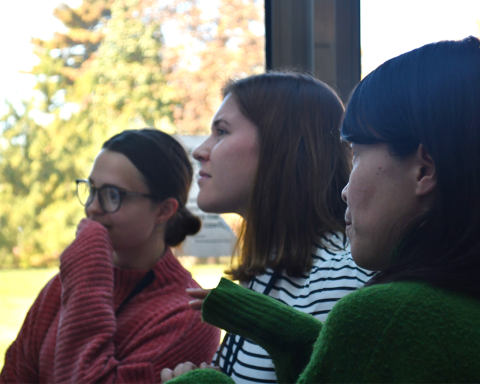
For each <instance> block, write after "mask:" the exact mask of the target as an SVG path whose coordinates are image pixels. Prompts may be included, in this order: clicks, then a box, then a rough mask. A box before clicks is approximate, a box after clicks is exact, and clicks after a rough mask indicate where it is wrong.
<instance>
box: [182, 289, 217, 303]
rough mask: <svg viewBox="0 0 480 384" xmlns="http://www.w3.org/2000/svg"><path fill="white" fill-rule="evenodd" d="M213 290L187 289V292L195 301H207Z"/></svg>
mask: <svg viewBox="0 0 480 384" xmlns="http://www.w3.org/2000/svg"><path fill="white" fill-rule="evenodd" d="M210 291H211V289H203V288H187V289H186V290H185V292H186V293H187V295H189V296H190V297H191V298H193V299H201V300H203V299H205V298H206V297H207V295H208V294H209V293H210Z"/></svg>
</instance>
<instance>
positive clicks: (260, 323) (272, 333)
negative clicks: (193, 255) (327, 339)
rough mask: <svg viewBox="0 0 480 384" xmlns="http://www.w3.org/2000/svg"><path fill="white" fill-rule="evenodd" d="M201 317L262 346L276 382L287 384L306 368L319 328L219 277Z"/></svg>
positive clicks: (306, 317) (300, 315) (312, 320)
mask: <svg viewBox="0 0 480 384" xmlns="http://www.w3.org/2000/svg"><path fill="white" fill-rule="evenodd" d="M202 315H203V319H204V320H205V321H206V322H208V323H210V324H212V325H215V326H217V327H219V328H223V329H225V330H226V331H228V332H231V333H234V334H237V335H241V336H244V337H246V338H249V339H251V340H253V341H254V342H256V343H257V344H259V345H260V346H261V347H263V348H264V349H265V350H266V351H267V352H268V353H269V354H270V356H271V357H272V359H273V361H274V363H275V367H276V371H277V378H278V379H279V381H287V382H291V381H292V380H293V381H296V378H298V375H299V374H300V373H301V371H302V370H303V368H304V367H305V366H306V365H307V363H308V361H309V359H310V355H311V353H312V350H313V344H314V343H315V341H316V339H317V337H318V335H319V333H320V331H321V329H322V323H321V322H320V321H318V320H317V319H315V318H314V317H313V316H311V315H307V314H305V313H303V312H300V311H297V310H296V309H293V308H291V307H289V306H287V305H285V304H283V303H281V302H279V301H277V300H275V299H272V298H271V297H268V296H265V295H262V294H259V293H257V292H253V291H251V290H249V289H246V288H243V287H240V286H238V285H237V284H235V283H233V282H231V281H229V280H227V279H223V278H222V279H221V281H220V283H219V285H218V287H217V288H215V289H213V290H212V291H211V292H210V293H209V295H208V296H207V298H206V299H205V301H204V303H203V307H202ZM285 369H286V370H287V371H285Z"/></svg>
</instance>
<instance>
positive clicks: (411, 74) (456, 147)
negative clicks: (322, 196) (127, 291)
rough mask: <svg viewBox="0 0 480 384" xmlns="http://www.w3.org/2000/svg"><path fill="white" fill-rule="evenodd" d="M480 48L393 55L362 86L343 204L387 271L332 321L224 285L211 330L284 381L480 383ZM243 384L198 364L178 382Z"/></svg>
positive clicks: (350, 122)
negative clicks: (236, 337) (257, 348)
mask: <svg viewBox="0 0 480 384" xmlns="http://www.w3.org/2000/svg"><path fill="white" fill-rule="evenodd" d="M479 106H480V40H479V39H478V38H476V37H468V38H466V39H463V40H461V41H440V42H438V43H432V44H428V45H425V46H423V47H421V48H418V49H415V50H413V51H411V52H407V53H404V54H403V55H400V56H398V57H396V58H393V59H391V60H389V61H387V62H385V63H384V64H382V65H381V66H380V67H378V68H377V69H376V70H375V71H373V72H372V73H370V74H369V75H368V76H366V77H365V78H364V79H363V80H362V81H361V82H360V84H359V85H358V86H357V88H356V89H355V91H354V92H353V94H352V96H351V98H350V101H349V103H348V107H347V110H346V113H345V118H344V120H343V124H342V128H341V133H342V136H343V137H344V139H345V140H348V141H349V142H350V143H351V146H352V149H353V151H354V159H353V169H352V173H351V175H350V179H349V182H348V184H347V185H346V186H345V188H344V190H343V192H342V196H343V199H344V200H345V202H346V203H347V205H348V207H347V211H346V213H345V221H346V224H347V230H346V232H347V235H348V238H349V240H350V243H351V249H352V255H353V257H354V260H355V261H356V262H358V264H359V265H361V266H363V267H365V268H371V269H373V270H376V271H379V272H378V274H377V275H375V277H374V278H373V279H371V280H370V281H369V283H368V284H367V285H368V286H367V287H365V288H362V289H360V290H358V291H356V292H353V293H352V294H350V295H347V296H346V297H344V298H343V299H341V300H340V301H339V302H338V303H337V304H336V305H335V307H334V308H333V309H332V311H331V312H330V314H329V316H328V318H327V320H326V321H325V322H320V321H317V320H316V319H314V318H312V317H311V316H305V314H303V313H300V312H299V311H296V310H294V309H292V308H289V307H287V306H284V305H281V304H280V303H278V302H276V301H275V300H272V299H270V298H268V297H265V296H263V295H259V294H257V293H254V292H251V291H249V290H247V289H243V288H241V287H238V286H237V285H235V284H233V283H232V282H230V281H228V280H222V281H221V282H220V284H219V286H218V287H217V288H216V289H214V290H213V291H212V292H211V293H210V294H209V295H208V297H207V298H206V299H205V301H204V304H203V308H202V315H203V319H204V320H205V321H207V322H209V323H210V324H214V325H216V326H219V327H222V328H224V329H227V330H229V331H231V332H235V333H238V334H242V335H244V336H245V337H248V338H250V339H252V340H255V341H256V342H258V343H259V344H260V345H262V346H264V347H265V348H266V350H268V351H269V353H270V355H271V356H272V358H273V360H274V361H275V368H276V373H277V377H278V379H279V381H281V382H282V383H298V384H300V383H479V382H480V359H479V358H478V352H479V351H480V331H479V330H480V284H479V281H480V236H479V234H480V199H479V196H480V108H479ZM195 380H197V382H202V383H233V381H232V380H231V379H230V378H229V377H227V376H225V375H222V374H221V373H219V372H215V371H212V370H197V371H193V372H190V373H189V374H187V375H185V376H184V377H182V378H179V379H176V380H175V381H173V382H172V384H173V383H175V384H180V383H192V382H195Z"/></svg>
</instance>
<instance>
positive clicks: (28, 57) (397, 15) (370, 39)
mask: <svg viewBox="0 0 480 384" xmlns="http://www.w3.org/2000/svg"><path fill="white" fill-rule="evenodd" d="M167 1H168V0H167ZM60 2H61V1H59V0H0V52H2V54H3V57H2V60H1V61H0V113H2V112H3V111H4V110H5V109H4V108H3V109H2V105H3V101H4V100H5V99H9V100H12V101H14V102H18V100H20V99H21V98H26V99H28V98H30V97H31V95H32V87H33V85H34V84H35V79H34V78H33V76H31V75H28V74H24V73H21V71H29V70H30V69H31V68H32V66H33V65H35V64H36V63H37V58H36V56H35V55H34V54H33V53H32V46H31V44H30V38H31V37H32V36H34V37H41V38H44V39H48V38H49V37H51V36H52V35H53V32H54V31H64V29H63V25H62V24H61V23H60V22H59V21H58V20H57V19H56V18H55V17H53V14H52V12H53V9H54V8H55V7H56V6H58V5H59V4H60ZM63 2H64V3H66V4H68V5H70V6H72V7H77V6H79V5H80V4H81V2H82V0H64V1H63ZM360 4H361V47H362V75H363V76H365V75H366V74H368V73H369V72H370V71H372V70H373V69H375V68H376V67H377V66H378V65H380V64H382V63H383V62H384V61H386V60H388V59H390V58H392V57H395V56H398V55H399V54H401V53H404V52H406V51H409V50H411V49H414V48H417V47H420V46H422V45H424V44H427V43H430V42H433V41H438V40H445V39H462V38H464V37H467V36H469V35H474V36H477V37H480V26H479V24H478V23H477V21H480V0H361V3H360Z"/></svg>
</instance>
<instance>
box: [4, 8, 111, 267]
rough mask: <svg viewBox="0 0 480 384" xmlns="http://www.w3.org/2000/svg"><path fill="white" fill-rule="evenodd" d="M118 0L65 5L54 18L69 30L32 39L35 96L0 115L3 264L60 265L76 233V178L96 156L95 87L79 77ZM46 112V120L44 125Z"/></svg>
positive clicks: (14, 265) (78, 208)
mask: <svg viewBox="0 0 480 384" xmlns="http://www.w3.org/2000/svg"><path fill="white" fill-rule="evenodd" d="M112 2H113V0H85V1H84V2H83V3H82V5H81V6H80V7H79V8H77V9H71V8H70V7H68V6H66V5H61V6H60V7H59V8H57V9H56V10H55V15H56V16H57V18H59V19H60V20H61V21H62V22H63V23H64V24H65V25H66V26H67V27H69V30H68V32H67V33H65V34H62V33H56V34H55V36H54V37H53V38H52V39H51V40H48V41H45V40H41V39H33V40H32V43H33V44H34V47H35V48H34V53H35V54H36V55H37V56H38V57H39V59H40V63H39V64H38V65H36V66H35V67H34V68H33V69H32V74H34V75H35V76H36V79H37V84H36V86H35V89H36V90H37V93H36V97H35V98H33V99H32V100H30V101H29V102H24V105H23V110H16V109H15V108H14V107H13V106H12V105H9V112H8V113H7V114H6V115H5V116H4V117H2V118H1V119H0V122H1V123H2V129H1V132H2V146H1V148H0V196H1V197H2V204H1V205H0V223H1V224H2V228H1V231H0V266H2V267H26V266H32V265H33V266H45V265H51V264H52V263H56V262H57V258H58V255H59V253H60V252H61V250H62V249H63V248H64V247H65V246H66V245H67V244H68V243H69V242H70V241H71V239H72V237H73V235H74V233H75V225H76V223H77V222H78V220H79V218H80V217H81V216H82V209H81V207H80V206H79V205H78V204H76V203H75V199H76V198H75V193H74V190H75V188H74V179H75V176H77V175H79V174H81V173H82V171H84V170H85V169H86V168H87V165H86V162H87V161H88V162H89V161H90V159H89V158H88V156H87V153H89V152H91V151H89V148H90V147H91V146H92V141H91V136H90V135H89V132H88V127H89V120H90V119H89V116H88V112H87V111H86V110H87V109H88V108H85V105H87V104H88V96H89V94H91V91H92V89H93V88H92V87H93V85H94V84H93V81H90V82H89V83H82V84H78V82H77V79H78V78H79V77H81V76H83V73H84V71H85V68H88V64H89V62H90V61H91V60H92V57H93V56H94V52H95V51H96V50H97V49H98V46H99V44H100V41H101V40H102V39H103V33H102V28H103V25H104V24H105V23H106V21H107V20H108V18H109V17H110V10H109V7H110V4H111V3H112ZM73 107H75V108H73ZM39 111H41V112H42V113H43V115H41V117H42V119H41V120H42V121H43V123H42V124H41V123H38V122H37V120H38V116H39ZM72 111H77V112H76V113H72ZM34 116H37V119H34ZM87 159H88V160H87Z"/></svg>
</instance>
